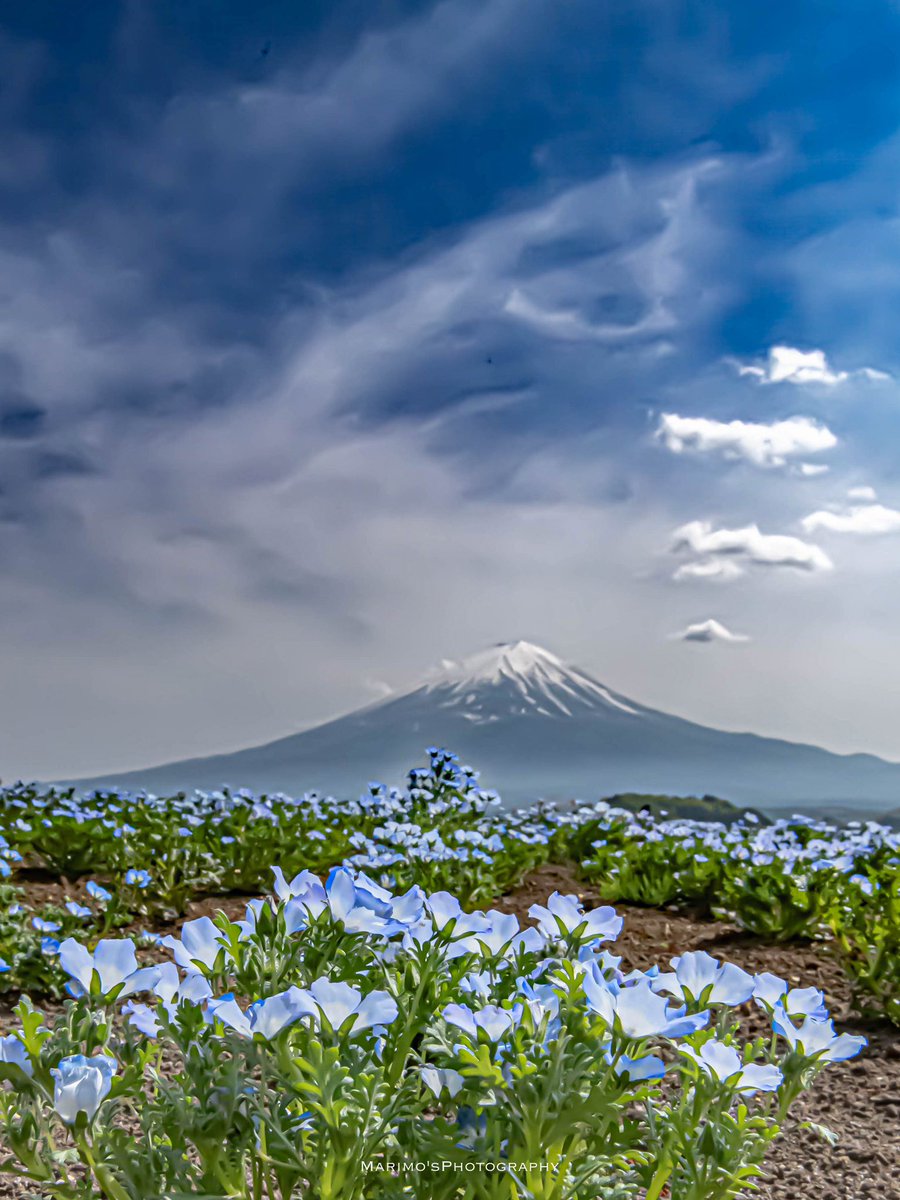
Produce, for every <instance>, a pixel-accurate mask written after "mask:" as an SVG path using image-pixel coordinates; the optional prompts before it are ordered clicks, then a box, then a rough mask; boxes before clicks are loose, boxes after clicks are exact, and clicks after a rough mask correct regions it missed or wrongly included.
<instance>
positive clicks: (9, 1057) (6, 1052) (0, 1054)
mask: <svg viewBox="0 0 900 1200" xmlns="http://www.w3.org/2000/svg"><path fill="white" fill-rule="evenodd" d="M0 1063H10V1064H12V1065H13V1066H16V1067H21V1069H22V1070H23V1071H24V1072H25V1074H26V1075H29V1076H30V1075H33V1074H34V1066H33V1065H32V1062H31V1058H30V1056H29V1054H28V1051H27V1050H26V1049H25V1047H24V1046H23V1045H22V1043H21V1041H20V1040H19V1039H18V1038H17V1037H16V1035H15V1034H14V1033H9V1034H7V1035H6V1037H0Z"/></svg>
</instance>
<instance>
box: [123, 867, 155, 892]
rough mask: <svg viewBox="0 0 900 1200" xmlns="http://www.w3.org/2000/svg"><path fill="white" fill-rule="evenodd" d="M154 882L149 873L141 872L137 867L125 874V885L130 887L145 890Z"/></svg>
mask: <svg viewBox="0 0 900 1200" xmlns="http://www.w3.org/2000/svg"><path fill="white" fill-rule="evenodd" d="M152 882H153V880H152V878H151V876H150V872H149V871H144V870H140V871H139V870H137V869H136V868H135V867H131V868H130V869H129V870H127V871H126V872H125V883H126V884H127V885H128V886H129V887H138V888H141V889H144V888H148V887H149V886H150V884H151V883H152Z"/></svg>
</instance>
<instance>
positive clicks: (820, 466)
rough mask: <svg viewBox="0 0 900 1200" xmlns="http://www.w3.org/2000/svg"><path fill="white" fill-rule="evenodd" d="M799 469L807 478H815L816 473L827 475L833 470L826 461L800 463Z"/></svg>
mask: <svg viewBox="0 0 900 1200" xmlns="http://www.w3.org/2000/svg"><path fill="white" fill-rule="evenodd" d="M797 470H798V471H799V472H800V474H801V475H802V476H804V478H806V479H813V478H814V477H815V476H816V475H827V474H828V472H829V471H830V470H831V468H830V467H827V466H826V465H825V463H807V462H805V463H800V465H799V466H798V467H797Z"/></svg>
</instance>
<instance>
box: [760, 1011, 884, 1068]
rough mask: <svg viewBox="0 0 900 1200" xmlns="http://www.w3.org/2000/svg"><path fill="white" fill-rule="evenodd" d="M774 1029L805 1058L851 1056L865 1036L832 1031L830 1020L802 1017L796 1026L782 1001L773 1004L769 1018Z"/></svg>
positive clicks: (840, 1059) (834, 1059) (864, 1042)
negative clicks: (773, 1012)
mask: <svg viewBox="0 0 900 1200" xmlns="http://www.w3.org/2000/svg"><path fill="white" fill-rule="evenodd" d="M772 1025H773V1027H774V1029H775V1030H776V1031H777V1032H778V1033H780V1034H781V1035H782V1037H784V1038H785V1039H786V1040H787V1042H788V1045H789V1046H790V1047H791V1049H792V1050H796V1051H799V1052H800V1053H801V1054H803V1055H804V1056H805V1057H806V1058H817V1059H820V1060H821V1061H822V1062H843V1061H844V1060H845V1059H848V1058H855V1057H856V1055H857V1054H859V1052H860V1050H862V1049H863V1047H864V1046H867V1045H868V1044H869V1043H868V1039H867V1038H864V1037H858V1036H855V1035H854V1034H850V1033H841V1034H836V1033H835V1031H834V1021H832V1020H831V1019H830V1018H829V1019H828V1020H826V1021H820V1020H817V1019H816V1018H815V1017H806V1018H804V1020H803V1023H802V1024H801V1026H800V1028H799V1029H797V1028H796V1026H795V1025H794V1024H793V1022H792V1021H791V1019H790V1017H789V1016H788V1014H787V1013H786V1012H785V1010H784V1008H783V1006H782V1005H780V1004H779V1005H776V1007H775V1016H774V1018H773V1021H772Z"/></svg>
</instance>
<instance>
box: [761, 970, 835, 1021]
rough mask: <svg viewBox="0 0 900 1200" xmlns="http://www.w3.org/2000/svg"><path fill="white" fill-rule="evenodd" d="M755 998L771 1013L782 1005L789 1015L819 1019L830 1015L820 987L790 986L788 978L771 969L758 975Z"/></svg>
mask: <svg viewBox="0 0 900 1200" xmlns="http://www.w3.org/2000/svg"><path fill="white" fill-rule="evenodd" d="M753 999H754V1000H755V1001H756V1003H757V1005H758V1006H759V1007H760V1008H762V1009H765V1011H766V1012H769V1013H773V1012H774V1011H775V1009H776V1008H777V1007H778V1006H779V1005H780V1006H781V1008H783V1009H784V1011H785V1012H786V1013H787V1015H788V1016H789V1017H815V1018H816V1020H817V1021H824V1020H825V1019H826V1017H827V1016H828V1010H827V1008H826V1007H825V995H824V993H823V992H821V991H819V989H818V988H814V987H807V988H790V987H788V983H787V980H785V979H782V978H780V976H778V975H772V974H771V973H770V972H769V971H763V972H762V974H760V975H757V976H756V978H755V980H754V985H753Z"/></svg>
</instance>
